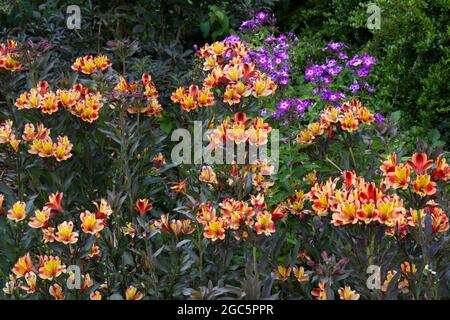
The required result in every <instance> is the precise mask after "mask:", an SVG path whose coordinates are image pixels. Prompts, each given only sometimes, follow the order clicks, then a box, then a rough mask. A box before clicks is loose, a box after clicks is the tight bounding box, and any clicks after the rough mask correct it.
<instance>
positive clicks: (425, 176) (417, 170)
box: [380, 153, 450, 197]
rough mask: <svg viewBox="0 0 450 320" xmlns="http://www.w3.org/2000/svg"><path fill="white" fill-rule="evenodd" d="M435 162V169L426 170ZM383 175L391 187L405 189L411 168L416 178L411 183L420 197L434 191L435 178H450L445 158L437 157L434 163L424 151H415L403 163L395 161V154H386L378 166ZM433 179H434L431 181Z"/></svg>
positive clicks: (431, 193)
mask: <svg viewBox="0 0 450 320" xmlns="http://www.w3.org/2000/svg"><path fill="white" fill-rule="evenodd" d="M434 164H436V166H435V169H434V170H433V171H432V172H431V174H429V173H428V170H429V169H431V168H432V167H433V165H434ZM380 170H381V171H382V172H383V175H384V177H385V181H386V184H387V185H388V186H389V187H390V188H392V189H407V188H408V187H409V186H410V181H411V170H412V172H413V173H414V174H415V176H416V179H415V180H414V181H413V183H412V187H413V190H414V192H415V193H417V194H418V195H419V196H421V197H425V196H431V195H433V194H435V193H436V186H437V184H436V182H435V181H437V180H443V181H447V180H449V179H450V167H449V165H448V164H447V163H446V161H445V158H443V157H438V158H437V159H436V163H435V162H434V161H433V160H430V159H428V157H427V155H426V154H425V153H415V154H413V156H412V158H411V159H408V160H407V161H406V164H404V163H397V155H396V154H395V153H394V154H392V155H389V156H388V159H387V160H386V161H384V162H383V164H382V165H381V167H380ZM433 180H435V181H433Z"/></svg>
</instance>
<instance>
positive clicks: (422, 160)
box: [406, 152, 433, 175]
mask: <svg viewBox="0 0 450 320" xmlns="http://www.w3.org/2000/svg"><path fill="white" fill-rule="evenodd" d="M406 163H407V164H408V165H409V166H410V167H411V168H412V169H413V170H414V172H415V173H416V174H417V175H421V174H423V173H425V172H426V171H427V170H428V169H429V168H431V167H432V166H433V160H428V158H427V154H426V153H417V152H416V153H414V154H413V156H412V158H411V160H408V161H407V162H406Z"/></svg>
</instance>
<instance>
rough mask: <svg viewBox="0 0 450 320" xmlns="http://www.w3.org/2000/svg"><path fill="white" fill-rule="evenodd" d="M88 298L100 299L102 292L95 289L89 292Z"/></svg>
mask: <svg viewBox="0 0 450 320" xmlns="http://www.w3.org/2000/svg"><path fill="white" fill-rule="evenodd" d="M89 299H90V300H102V294H101V293H100V291H98V290H95V291H93V292H91V293H90V294H89Z"/></svg>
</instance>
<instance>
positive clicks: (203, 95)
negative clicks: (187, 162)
mask: <svg viewBox="0 0 450 320" xmlns="http://www.w3.org/2000/svg"><path fill="white" fill-rule="evenodd" d="M197 103H198V105H199V106H200V107H209V106H212V105H213V104H214V93H212V91H211V90H210V89H208V88H203V89H202V90H201V91H199V92H198V96H197Z"/></svg>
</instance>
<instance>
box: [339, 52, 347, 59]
mask: <svg viewBox="0 0 450 320" xmlns="http://www.w3.org/2000/svg"><path fill="white" fill-rule="evenodd" d="M338 58H339V59H340V60H345V59H348V54H346V53H345V52H339V54H338Z"/></svg>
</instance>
